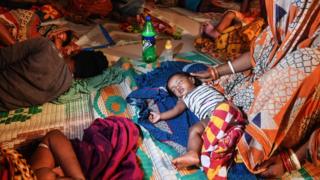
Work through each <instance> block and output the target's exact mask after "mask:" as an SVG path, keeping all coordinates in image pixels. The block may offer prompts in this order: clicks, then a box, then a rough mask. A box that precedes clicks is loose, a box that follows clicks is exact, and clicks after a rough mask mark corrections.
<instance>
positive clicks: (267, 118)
mask: <svg viewBox="0 0 320 180" xmlns="http://www.w3.org/2000/svg"><path fill="white" fill-rule="evenodd" d="M265 2H266V8H267V13H268V24H269V26H268V27H267V28H266V29H265V30H264V31H263V32H262V33H261V34H260V35H259V37H258V38H257V39H256V41H255V43H254V44H252V46H251V62H252V64H253V66H254V68H253V71H252V72H251V74H250V75H245V74H243V73H237V74H234V75H231V76H225V77H222V78H221V79H219V80H218V81H216V83H218V86H219V87H220V88H222V89H223V90H224V93H225V95H226V96H227V97H228V98H229V99H231V100H232V102H233V103H234V104H236V105H237V106H239V107H242V108H243V110H244V111H245V112H246V113H247V117H248V121H249V125H247V126H246V130H245V131H246V132H245V134H244V136H242V138H241V139H240V141H239V143H238V150H239V153H240V155H241V157H242V160H243V162H244V163H245V165H246V167H247V168H248V170H250V171H251V172H252V173H259V172H262V171H263V169H259V168H258V165H259V164H261V163H262V162H263V161H265V160H268V159H269V158H270V157H271V156H272V155H274V154H275V153H276V152H277V151H279V150H281V149H282V148H297V147H299V146H300V145H301V143H303V142H306V140H307V139H308V138H309V135H310V134H311V133H312V131H314V130H315V128H317V125H318V126H319V121H320V66H319V64H320V51H319V47H320V37H319V33H320V28H319V23H320V12H319V10H320V2H319V1H318V0H304V1H294V0H290V1H284V0H273V1H265ZM317 138H320V136H319V134H318V136H317ZM318 148H319V147H318ZM314 153H315V152H313V154H314ZM312 157H314V158H316V157H319V156H312ZM313 165H315V166H319V164H317V163H313Z"/></svg>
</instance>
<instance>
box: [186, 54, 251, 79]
mask: <svg viewBox="0 0 320 180" xmlns="http://www.w3.org/2000/svg"><path fill="white" fill-rule="evenodd" d="M231 65H232V67H233V68H234V71H235V72H243V71H246V70H249V69H251V68H252V67H253V66H252V64H251V61H250V52H246V53H244V54H242V55H241V56H240V57H239V58H238V59H236V60H234V61H232V62H231ZM214 69H215V70H216V73H217V75H216V76H213V75H212V73H210V71H211V70H210V68H208V70H207V71H201V72H197V73H191V75H192V76H195V77H197V78H199V79H200V80H201V81H204V82H206V81H209V80H210V81H211V80H216V79H218V77H221V76H224V75H228V74H232V73H233V72H232V70H231V68H230V66H229V64H228V63H225V64H222V65H219V66H217V67H214Z"/></svg>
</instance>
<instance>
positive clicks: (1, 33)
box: [0, 23, 16, 46]
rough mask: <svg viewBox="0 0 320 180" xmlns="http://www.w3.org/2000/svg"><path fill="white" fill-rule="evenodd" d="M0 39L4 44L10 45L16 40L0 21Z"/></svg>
mask: <svg viewBox="0 0 320 180" xmlns="http://www.w3.org/2000/svg"><path fill="white" fill-rule="evenodd" d="M0 40H1V42H2V43H3V44H4V45H5V46H10V45H12V44H15V43H16V41H15V40H14V38H13V37H12V36H11V34H10V32H9V31H8V29H7V27H6V26H4V25H3V24H2V23H0Z"/></svg>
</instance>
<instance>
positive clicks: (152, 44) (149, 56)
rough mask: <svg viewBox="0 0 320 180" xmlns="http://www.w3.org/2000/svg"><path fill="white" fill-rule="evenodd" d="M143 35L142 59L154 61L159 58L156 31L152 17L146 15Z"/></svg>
mask: <svg viewBox="0 0 320 180" xmlns="http://www.w3.org/2000/svg"><path fill="white" fill-rule="evenodd" d="M141 35H142V60H143V61H144V62H146V63H152V62H155V61H156V60H157V54H156V35H157V34H156V31H155V30H154V27H153V25H152V22H151V17H150V16H147V17H146V22H145V24H144V28H143V31H142V33H141Z"/></svg>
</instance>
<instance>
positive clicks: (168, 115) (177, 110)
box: [149, 100, 187, 123]
mask: <svg viewBox="0 0 320 180" xmlns="http://www.w3.org/2000/svg"><path fill="white" fill-rule="evenodd" d="M186 108H187V107H186V105H185V104H184V102H183V101H182V100H178V102H177V104H176V106H175V107H174V108H172V109H170V110H168V111H166V112H162V113H156V112H150V116H149V120H150V121H151V122H152V123H156V122H158V121H160V120H168V119H172V118H174V117H176V116H178V115H179V114H181V113H182V112H183V111H184V110H185V109H186Z"/></svg>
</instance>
